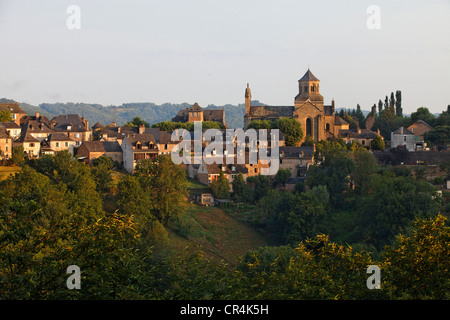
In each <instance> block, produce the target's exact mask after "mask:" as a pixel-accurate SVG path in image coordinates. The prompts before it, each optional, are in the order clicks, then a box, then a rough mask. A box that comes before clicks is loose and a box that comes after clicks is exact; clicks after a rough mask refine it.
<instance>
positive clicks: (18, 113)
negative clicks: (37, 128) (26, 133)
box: [0, 102, 27, 125]
mask: <svg viewBox="0 0 450 320" xmlns="http://www.w3.org/2000/svg"><path fill="white" fill-rule="evenodd" d="M5 110H6V111H9V112H10V113H11V118H12V121H13V122H15V123H16V124H17V125H20V119H21V118H22V117H25V116H26V115H27V113H26V112H25V111H23V110H22V108H20V107H19V103H18V102H15V103H0V111H5Z"/></svg>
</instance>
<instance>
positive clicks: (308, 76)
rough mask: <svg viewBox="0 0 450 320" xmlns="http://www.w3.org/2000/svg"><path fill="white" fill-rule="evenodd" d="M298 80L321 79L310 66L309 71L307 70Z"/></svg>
mask: <svg viewBox="0 0 450 320" xmlns="http://www.w3.org/2000/svg"><path fill="white" fill-rule="evenodd" d="M298 81H320V80H319V79H317V77H316V76H315V75H313V73H312V72H311V70H309V68H308V71H306V73H305V75H304V76H303V77H302V78H301V79H300V80H298Z"/></svg>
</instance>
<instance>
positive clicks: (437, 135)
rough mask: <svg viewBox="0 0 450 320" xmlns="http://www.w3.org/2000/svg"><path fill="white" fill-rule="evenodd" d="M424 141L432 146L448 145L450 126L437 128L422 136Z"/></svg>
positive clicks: (449, 141)
mask: <svg viewBox="0 0 450 320" xmlns="http://www.w3.org/2000/svg"><path fill="white" fill-rule="evenodd" d="M424 139H425V141H428V142H431V143H432V144H433V145H438V146H440V145H444V146H446V145H447V144H449V143H450V126H437V127H435V128H433V129H431V130H430V131H428V132H425V134H424Z"/></svg>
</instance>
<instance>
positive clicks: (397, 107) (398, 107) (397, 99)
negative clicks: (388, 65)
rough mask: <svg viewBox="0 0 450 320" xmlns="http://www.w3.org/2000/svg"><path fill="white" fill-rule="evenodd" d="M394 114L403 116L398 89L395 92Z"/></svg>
mask: <svg viewBox="0 0 450 320" xmlns="http://www.w3.org/2000/svg"><path fill="white" fill-rule="evenodd" d="M395 115H396V116H397V117H402V116H403V109H402V92H401V91H400V90H397V91H396V92H395Z"/></svg>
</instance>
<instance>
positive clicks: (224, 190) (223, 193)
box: [210, 170, 230, 199]
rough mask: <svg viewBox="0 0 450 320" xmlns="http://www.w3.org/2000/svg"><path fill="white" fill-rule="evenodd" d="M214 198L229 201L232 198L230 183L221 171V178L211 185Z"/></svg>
mask: <svg viewBox="0 0 450 320" xmlns="http://www.w3.org/2000/svg"><path fill="white" fill-rule="evenodd" d="M210 187H211V190H212V193H213V195H214V197H216V198H218V199H228V198H229V197H230V182H229V181H228V179H227V178H226V177H225V175H224V174H223V171H222V170H221V171H220V174H219V177H218V178H217V179H216V180H214V181H213V182H211V184H210Z"/></svg>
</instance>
